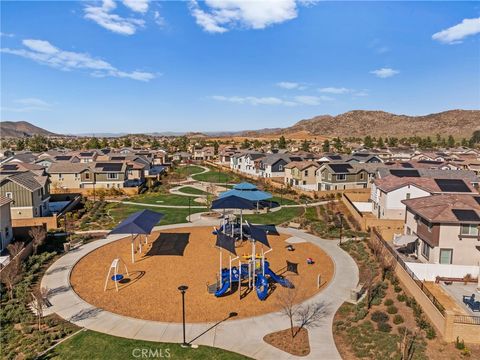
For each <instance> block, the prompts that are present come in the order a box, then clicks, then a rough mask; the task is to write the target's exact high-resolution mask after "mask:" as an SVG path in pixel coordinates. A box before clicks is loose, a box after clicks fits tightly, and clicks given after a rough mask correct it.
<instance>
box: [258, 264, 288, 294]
mask: <svg viewBox="0 0 480 360" xmlns="http://www.w3.org/2000/svg"><path fill="white" fill-rule="evenodd" d="M269 265H270V264H269V263H268V261H265V275H268V276H270V278H271V279H272V280H273V281H275V282H277V283H279V284H280V285H282V286H283V287H288V288H290V289H293V288H294V286H293V284H292V283H291V282H290V281H288V280H287V279H285V278H282V277H281V276H278V275H277V274H275V273H274V272H273V271H272V269H270V266H269Z"/></svg>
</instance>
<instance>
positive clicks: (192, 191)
mask: <svg viewBox="0 0 480 360" xmlns="http://www.w3.org/2000/svg"><path fill="white" fill-rule="evenodd" d="M178 191H180V192H182V193H185V194H191V195H207V194H209V193H208V192H207V191H203V190H200V189H197V188H194V187H192V186H184V187H182V188H180V189H179V190H178Z"/></svg>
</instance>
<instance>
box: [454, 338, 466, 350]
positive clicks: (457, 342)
mask: <svg viewBox="0 0 480 360" xmlns="http://www.w3.org/2000/svg"><path fill="white" fill-rule="evenodd" d="M455 347H456V348H457V349H458V350H463V349H465V342H464V341H463V340H462V341H460V339H459V338H458V336H457V339H456V340H455Z"/></svg>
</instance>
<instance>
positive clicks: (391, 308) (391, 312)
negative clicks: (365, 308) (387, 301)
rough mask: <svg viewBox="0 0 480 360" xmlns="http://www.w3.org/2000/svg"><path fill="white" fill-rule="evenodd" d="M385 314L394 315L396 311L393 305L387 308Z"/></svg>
mask: <svg viewBox="0 0 480 360" xmlns="http://www.w3.org/2000/svg"><path fill="white" fill-rule="evenodd" d="M387 312H388V313H389V314H396V313H397V312H398V309H397V307H396V306H395V305H391V306H389V307H388V308H387Z"/></svg>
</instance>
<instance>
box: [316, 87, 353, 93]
mask: <svg viewBox="0 0 480 360" xmlns="http://www.w3.org/2000/svg"><path fill="white" fill-rule="evenodd" d="M318 91H320V92H321V93H327V94H348V93H351V92H352V91H353V90H352V89H347V88H344V87H341V88H337V87H324V88H321V89H318Z"/></svg>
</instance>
